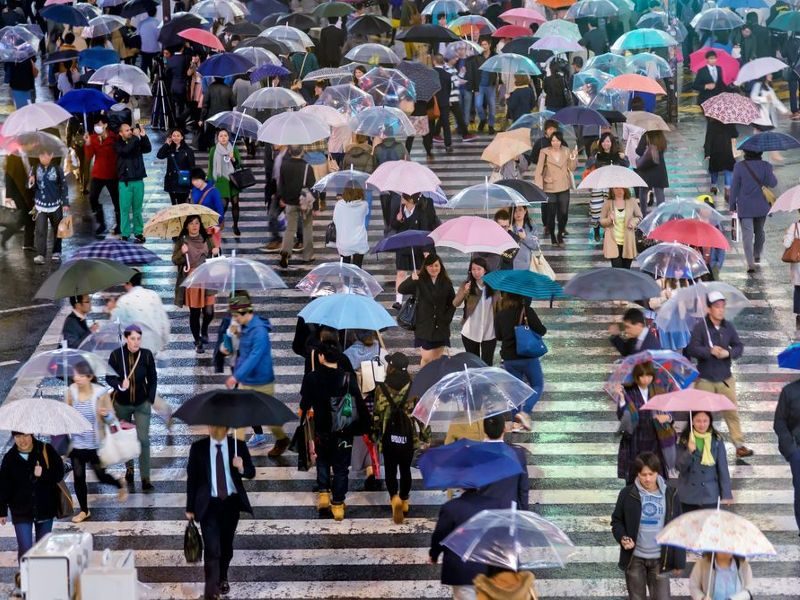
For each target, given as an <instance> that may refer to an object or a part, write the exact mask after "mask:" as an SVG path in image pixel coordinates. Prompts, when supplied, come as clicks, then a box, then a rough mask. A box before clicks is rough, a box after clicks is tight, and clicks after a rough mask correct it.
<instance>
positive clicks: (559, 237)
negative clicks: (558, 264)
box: [557, 232, 564, 246]
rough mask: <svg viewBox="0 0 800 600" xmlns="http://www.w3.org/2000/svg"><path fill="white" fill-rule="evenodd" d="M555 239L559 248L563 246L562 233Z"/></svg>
mask: <svg viewBox="0 0 800 600" xmlns="http://www.w3.org/2000/svg"><path fill="white" fill-rule="evenodd" d="M557 239H558V245H559V246H561V245H563V244H564V233H563V232H561V233H559V234H558V238H557Z"/></svg>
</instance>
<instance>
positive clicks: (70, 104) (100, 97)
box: [56, 88, 117, 131]
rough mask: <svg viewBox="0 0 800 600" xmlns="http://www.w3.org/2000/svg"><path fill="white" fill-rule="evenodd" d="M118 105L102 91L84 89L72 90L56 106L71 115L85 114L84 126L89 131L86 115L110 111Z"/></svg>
mask: <svg viewBox="0 0 800 600" xmlns="http://www.w3.org/2000/svg"><path fill="white" fill-rule="evenodd" d="M116 103H117V101H116V100H114V99H113V98H112V97H111V96H109V95H107V94H104V93H103V92H101V91H100V90H95V89H92V88H84V89H78V90H70V91H68V92H67V93H66V94H64V95H63V96H61V98H59V99H58V101H57V102H56V104H58V105H59V106H60V107H61V108H63V109H65V110H68V111H69V112H71V113H76V114H83V126H84V128H85V129H86V130H87V131H88V130H89V126H88V124H87V121H86V114H87V113H90V112H98V111H101V110H108V109H109V108H111V107H112V106H114V105H115V104H116Z"/></svg>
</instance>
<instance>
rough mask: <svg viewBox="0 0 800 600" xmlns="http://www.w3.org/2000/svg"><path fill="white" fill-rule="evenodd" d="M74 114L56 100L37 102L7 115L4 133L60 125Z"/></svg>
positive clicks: (11, 133) (7, 134) (8, 133)
mask: <svg viewBox="0 0 800 600" xmlns="http://www.w3.org/2000/svg"><path fill="white" fill-rule="evenodd" d="M71 118H72V115H71V114H70V113H69V112H68V111H66V110H64V109H63V108H61V107H60V106H59V105H58V104H56V103H55V102H37V103H36V104H28V105H27V106H23V107H22V108H19V109H17V110H15V111H13V112H11V114H9V115H8V117H6V120H5V123H3V128H2V130H0V131H2V134H3V136H5V137H11V136H13V135H20V134H22V133H27V132H31V131H39V130H41V129H48V128H50V127H58V126H59V125H61V123H63V122H64V121H68V120H69V119H71Z"/></svg>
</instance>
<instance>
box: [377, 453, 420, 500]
mask: <svg viewBox="0 0 800 600" xmlns="http://www.w3.org/2000/svg"><path fill="white" fill-rule="evenodd" d="M413 459H414V450H413V449H408V448H405V447H402V448H401V449H399V450H397V449H395V447H394V446H393V445H390V444H384V445H383V468H384V471H385V475H386V491H387V492H389V496H390V497H391V496H394V495H399V496H400V498H401V499H403V500H408V495H409V493H410V492H411V462H412V461H413ZM398 471H399V472H400V488H399V489H398V487H397V473H398Z"/></svg>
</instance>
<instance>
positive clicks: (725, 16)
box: [691, 8, 744, 31]
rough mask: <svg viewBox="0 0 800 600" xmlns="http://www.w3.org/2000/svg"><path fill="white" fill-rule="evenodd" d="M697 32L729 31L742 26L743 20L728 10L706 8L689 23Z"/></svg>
mask: <svg viewBox="0 0 800 600" xmlns="http://www.w3.org/2000/svg"><path fill="white" fill-rule="evenodd" d="M691 25H692V27H694V28H695V29H696V30H698V31H729V30H731V29H736V28H737V27H741V26H742V25H744V19H742V17H740V16H739V15H737V14H736V13H735V12H733V11H732V10H731V9H729V8H708V9H706V10H704V11H702V12H700V13H699V14H697V15H695V17H694V19H692V22H691Z"/></svg>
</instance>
